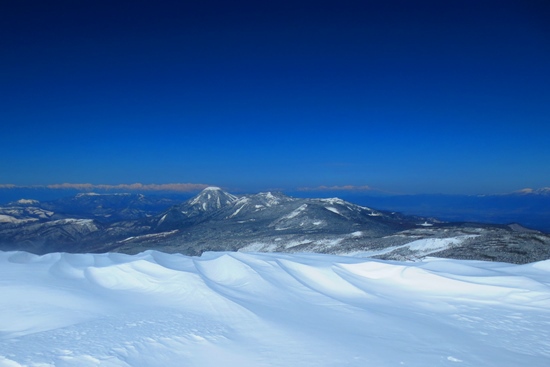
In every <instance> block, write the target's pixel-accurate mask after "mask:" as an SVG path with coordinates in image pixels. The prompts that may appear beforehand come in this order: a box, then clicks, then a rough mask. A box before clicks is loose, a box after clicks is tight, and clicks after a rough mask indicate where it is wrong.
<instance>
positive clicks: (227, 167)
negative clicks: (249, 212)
mask: <svg viewBox="0 0 550 367" xmlns="http://www.w3.org/2000/svg"><path fill="white" fill-rule="evenodd" d="M549 17H550V11H549V5H547V4H545V2H544V1H456V2H455V1H388V2H381V1H357V2H350V1H342V2H323V1H308V2H305V1H277V2H275V1H274V2H266V1H251V2H242V1H236V2H221V1H189V2H179V1H111V2H103V1H48V2H43V1H26V0H22V1H17V2H11V3H8V2H3V3H2V5H0V31H1V33H2V34H3V35H4V37H2V39H1V40H0V49H1V50H2V57H0V77H1V79H2V83H1V84H0V90H1V95H2V98H1V99H0V119H1V120H2V133H1V134H0V145H1V146H2V159H1V160H0V184H13V185H18V186H26V185H51V184H61V183H91V184H107V185H119V184H132V183H142V184H152V183H155V184H166V183H195V184H212V185H218V186H222V187H225V188H228V189H230V190H244V191H261V190H266V189H282V190H295V189H297V188H315V187H319V186H352V187H353V186H369V187H372V188H375V189H379V190H382V191H388V192H397V193H462V194H478V193H497V192H509V191H514V190H518V189H521V188H524V187H534V188H538V187H544V186H550V164H548V162H550V144H549V143H548V141H549V136H550V72H549V71H548V65H550V26H549V24H550V23H549V22H548V21H547V20H548V19H549Z"/></svg>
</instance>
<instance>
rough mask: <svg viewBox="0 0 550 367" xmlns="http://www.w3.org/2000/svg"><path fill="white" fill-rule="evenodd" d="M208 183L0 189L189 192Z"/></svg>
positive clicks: (10, 186) (57, 185)
mask: <svg viewBox="0 0 550 367" xmlns="http://www.w3.org/2000/svg"><path fill="white" fill-rule="evenodd" d="M208 186H210V185H206V184H196V183H168V184H142V183H133V184H119V185H105V184H90V183H62V184H51V185H33V186H19V185H13V184H0V189H17V188H20V189H22V188H36V189H52V190H82V191H90V190H131V191H177V192H190V191H200V190H202V189H204V188H206V187H208Z"/></svg>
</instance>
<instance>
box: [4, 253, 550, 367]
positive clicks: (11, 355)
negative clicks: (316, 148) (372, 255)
mask: <svg viewBox="0 0 550 367" xmlns="http://www.w3.org/2000/svg"><path fill="white" fill-rule="evenodd" d="M0 295H1V297H0V366H2V367H12V366H15V367H19V366H27V367H52V366H56V367H58V366H60V367H64V366H79V367H80V366H84V367H86V366H109V367H114V366H125V367H127V366H133V367H134V366H135V367H138V366H178V367H180V366H219V365H224V366H239V367H241V366H381V367H383V366H423V367H424V366H454V365H457V366H499V367H503V366H523V365H528V366H531V367H535V366H541V367H542V366H548V364H549V362H550V261H542V262H537V263H531V264H525V265H512V264H507V263H497V262H483V261H465V260H451V259H436V258H427V259H424V260H423V261H421V262H390V261H383V260H372V259H360V258H354V257H344V256H334V255H321V254H281V253H273V254H267V253H262V254H260V253H241V252H233V253H228V252H209V253H204V254H203V255H202V256H201V257H188V256H183V255H178V254H165V253H161V252H156V251H146V252H144V253H141V254H138V255H124V254H115V253H111V254H66V253H52V254H47V255H44V256H36V255H32V254H29V253H26V252H18V251H15V252H0Z"/></svg>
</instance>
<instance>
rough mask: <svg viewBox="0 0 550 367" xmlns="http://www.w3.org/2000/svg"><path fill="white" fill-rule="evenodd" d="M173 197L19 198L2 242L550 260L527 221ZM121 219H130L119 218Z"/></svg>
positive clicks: (7, 211) (2, 229)
mask: <svg viewBox="0 0 550 367" xmlns="http://www.w3.org/2000/svg"><path fill="white" fill-rule="evenodd" d="M167 203H168V201H162V200H161V199H156V200H153V201H151V200H150V199H148V198H146V197H144V196H142V195H130V196H127V195H104V196H101V195H90V194H85V195H77V196H76V197H73V198H69V199H64V200H61V201H58V202H49V203H37V202H28V203H27V202H15V203H12V204H10V205H8V206H6V207H3V208H0V214H1V215H3V216H4V217H0V249H18V250H27V251H32V252H35V253H45V252H51V251H67V252H105V251H117V252H124V253H137V252H141V251H144V250H147V249H156V250H160V251H165V252H180V253H183V254H187V255H198V254H201V253H202V252H204V251H220V250H229V251H266V252H273V251H277V252H319V253H332V254H348V255H355V256H370V257H379V258H384V259H398V260H414V259H417V258H421V257H423V256H441V257H453V258H461V259H483V260H488V259H489V260H495V261H507V262H515V263H525V262H531V261H537V260H542V259H548V258H550V236H548V235H546V234H544V233H541V232H538V231H534V230H530V229H526V228H523V227H521V226H519V225H510V226H504V225H487V224H475V223H444V222H441V221H438V220H436V219H433V218H422V217H416V216H406V215H402V214H399V213H395V212H388V211H379V210H375V209H371V208H368V207H364V206H359V205H355V204H352V203H350V202H347V201H344V200H341V199H338V198H332V199H302V198H293V197H289V196H286V195H284V194H282V193H271V192H265V193H259V194H255V195H244V196H235V195H232V194H230V193H227V192H225V191H223V190H222V189H220V188H217V187H209V188H206V189H205V190H203V191H202V192H201V193H199V194H198V195H197V196H195V197H194V198H191V199H189V200H188V201H186V202H184V203H178V204H176V205H172V206H170V207H167V206H165V209H164V210H162V209H161V210H159V211H157V212H156V213H153V209H154V208H155V207H156V206H162V205H163V204H164V205H165V204H167ZM117 210H118V211H117ZM69 215H70V216H71V217H68V216H69ZM8 216H9V217H10V218H13V219H6V218H7V217H8ZM117 217H123V218H124V219H122V220H112V219H111V218H117ZM2 218H4V219H3V220H2Z"/></svg>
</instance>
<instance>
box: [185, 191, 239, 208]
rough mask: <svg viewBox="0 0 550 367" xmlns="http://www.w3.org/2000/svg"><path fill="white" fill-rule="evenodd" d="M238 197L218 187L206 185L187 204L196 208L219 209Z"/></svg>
mask: <svg viewBox="0 0 550 367" xmlns="http://www.w3.org/2000/svg"><path fill="white" fill-rule="evenodd" d="M238 199H239V198H238V197H237V196H235V195H233V194H230V193H228V192H225V191H223V190H222V189H220V188H219V187H213V186H212V187H207V188H206V189H204V190H202V191H201V192H200V193H199V194H198V195H197V196H195V197H194V198H192V199H191V200H190V201H189V205H191V206H194V207H196V208H197V209H198V210H202V211H209V210H213V209H214V210H217V209H221V208H222V207H224V206H227V205H231V204H233V203H234V202H235V201H237V200H238Z"/></svg>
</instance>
